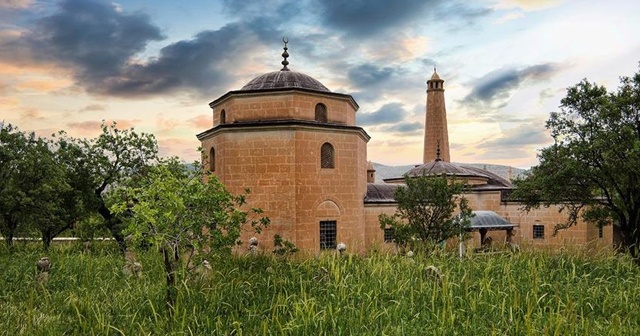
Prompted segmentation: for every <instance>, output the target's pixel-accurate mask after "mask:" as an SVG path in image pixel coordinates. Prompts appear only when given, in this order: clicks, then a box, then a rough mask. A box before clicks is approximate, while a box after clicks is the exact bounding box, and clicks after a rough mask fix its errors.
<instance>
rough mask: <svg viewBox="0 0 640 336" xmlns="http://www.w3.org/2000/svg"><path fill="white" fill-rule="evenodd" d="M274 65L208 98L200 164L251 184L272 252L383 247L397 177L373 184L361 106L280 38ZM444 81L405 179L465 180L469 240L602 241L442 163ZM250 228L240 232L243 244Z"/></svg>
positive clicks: (234, 185)
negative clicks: (278, 247) (282, 242)
mask: <svg viewBox="0 0 640 336" xmlns="http://www.w3.org/2000/svg"><path fill="white" fill-rule="evenodd" d="M282 56H283V58H284V60H283V61H282V66H283V67H282V69H280V70H279V71H273V72H269V73H265V74H263V75H260V76H258V77H256V78H254V79H252V80H251V81H249V82H248V83H247V84H246V85H244V86H243V87H242V88H241V89H240V90H233V91H229V92H227V93H225V94H224V95H222V96H221V97H219V98H217V99H215V100H214V101H212V102H211V103H210V104H209V106H210V107H211V109H212V128H210V129H208V130H206V131H204V132H202V133H200V134H198V135H197V138H198V139H199V140H200V142H201V146H202V148H203V150H204V151H205V153H206V154H207V156H206V158H205V163H206V165H207V166H208V168H209V170H210V171H211V172H212V173H213V174H215V175H216V176H217V177H218V178H219V179H220V181H221V182H222V183H223V184H224V185H225V186H226V187H227V189H228V190H229V191H230V192H232V193H235V194H239V193H242V192H243V191H244V190H245V189H246V188H249V189H251V194H250V195H249V197H248V198H247V200H248V203H249V206H251V207H259V208H262V209H263V210H264V214H265V215H266V216H268V217H269V218H270V219H271V225H270V226H269V227H268V228H266V229H264V230H263V231H262V232H261V234H260V235H258V236H257V238H258V239H259V241H260V244H261V247H262V248H264V249H265V250H270V249H271V247H272V246H273V237H274V235H276V234H277V235H280V236H281V237H283V238H284V239H286V240H288V241H290V242H292V243H294V244H295V245H296V246H297V247H298V248H299V249H300V250H302V251H305V252H309V253H318V252H320V251H321V250H325V249H335V247H336V245H337V244H338V243H341V242H342V243H345V244H346V245H347V246H348V249H349V250H350V251H353V252H366V251H367V250H370V249H372V248H379V247H383V246H385V245H387V246H391V245H390V244H391V239H390V232H389V230H384V229H381V228H380V224H379V222H378V216H379V215H380V214H381V213H386V214H393V213H394V212H395V209H396V202H395V200H394V197H393V195H394V191H395V189H396V188H397V187H398V186H400V185H402V184H403V182H404V177H403V176H397V177H394V178H388V179H385V180H384V181H383V183H376V178H375V169H374V166H373V164H372V163H371V162H369V161H367V143H368V142H369V139H370V136H369V135H368V134H367V132H366V131H365V130H364V129H363V128H362V127H359V126H357V125H356V113H357V112H358V109H359V106H358V103H357V102H356V101H355V99H354V98H353V97H352V96H351V95H349V94H344V93H336V92H332V91H331V90H329V89H328V88H327V87H326V86H324V85H323V84H322V83H320V82H319V81H318V80H316V79H314V78H313V77H311V76H308V75H306V74H303V73H300V72H295V71H291V70H290V69H289V68H288V65H289V62H288V61H287V58H288V57H289V54H288V48H287V44H286V42H285V46H284V52H283V54H282ZM444 92H445V90H444V80H443V79H441V78H440V77H439V75H438V73H437V72H436V70H435V69H434V71H433V75H432V76H431V78H430V79H429V80H428V81H427V94H426V113H425V114H426V122H425V135H424V155H423V164H421V165H417V166H415V167H414V168H413V169H411V170H409V171H408V172H407V173H406V175H408V176H421V175H423V174H427V175H429V174H436V175H441V174H445V175H447V176H450V177H451V178H455V179H464V180H466V181H467V183H468V184H469V185H470V187H469V188H468V189H467V190H466V191H465V193H464V197H466V198H467V199H468V200H469V205H470V207H471V208H472V209H473V210H474V212H475V214H476V216H475V217H473V219H472V226H471V230H472V232H474V233H473V235H472V240H471V241H470V242H469V243H470V244H475V245H476V246H478V245H480V242H481V241H484V240H485V239H486V237H491V238H492V240H493V242H494V243H495V242H505V241H510V242H513V243H517V244H520V245H521V246H524V245H530V246H537V247H544V246H548V247H559V246H563V245H586V244H597V245H609V246H611V244H612V241H613V238H612V230H611V226H608V227H604V228H598V227H596V226H594V225H588V224H586V223H583V222H579V223H578V225H576V226H573V227H571V228H569V229H566V230H562V231H560V232H558V234H557V235H553V228H554V226H555V224H556V223H561V222H564V220H565V219H566V217H565V215H564V214H561V213H559V212H558V207H549V208H544V207H541V208H540V209H537V210H533V211H531V212H524V211H522V210H521V207H522V204H521V203H519V202H517V201H511V200H509V199H508V195H509V192H510V191H511V190H513V185H512V184H511V182H510V181H508V180H506V179H505V178H502V177H500V176H498V175H496V174H494V173H492V172H489V171H487V170H484V169H480V168H477V167H472V166H468V165H462V164H454V163H452V162H451V160H450V151H449V136H448V131H447V112H446V108H445V95H444ZM253 235H254V234H253V233H249V232H247V233H245V234H244V235H243V236H242V240H243V241H244V242H246V241H248V240H249V238H250V237H251V236H253Z"/></svg>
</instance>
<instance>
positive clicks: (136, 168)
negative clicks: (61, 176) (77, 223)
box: [58, 122, 158, 251]
mask: <svg viewBox="0 0 640 336" xmlns="http://www.w3.org/2000/svg"><path fill="white" fill-rule="evenodd" d="M101 128H102V133H101V134H100V135H99V136H98V137H96V138H94V139H90V140H87V139H77V138H72V137H69V136H67V135H66V134H65V133H64V132H61V133H60V134H59V136H58V144H59V150H60V152H59V153H58V158H59V160H60V162H61V164H63V165H65V166H66V167H67V169H68V171H69V174H70V176H73V178H72V184H73V186H74V190H75V193H74V194H73V195H68V196H69V198H68V199H67V200H68V201H69V202H68V203H67V205H68V206H69V207H71V206H73V203H74V201H73V200H74V199H75V200H76V201H77V202H76V203H75V204H80V203H78V202H81V204H82V205H83V206H84V208H85V209H87V215H90V213H91V212H97V213H98V214H100V216H102V218H104V220H105V226H106V227H107V228H108V229H109V231H110V232H111V235H112V236H113V238H114V239H115V240H116V242H117V243H118V245H119V246H120V249H121V250H122V251H124V250H125V248H126V243H125V240H124V237H125V235H124V234H123V233H122V230H123V229H124V225H123V222H122V218H120V217H118V216H115V215H114V214H113V213H112V212H111V210H110V209H109V198H108V195H107V194H108V193H109V191H110V190H112V189H113V188H115V187H117V186H118V185H121V184H129V185H131V184H132V183H134V182H135V181H142V180H143V179H144V176H145V174H146V173H147V172H148V169H149V167H150V166H152V165H154V164H156V163H157V162H158V145H157V143H156V139H155V137H154V136H153V135H152V134H147V133H136V132H135V131H134V129H133V128H132V129H127V130H121V129H118V128H117V125H116V123H115V122H114V123H112V124H111V125H106V124H105V123H104V122H103V123H102V125H101ZM69 210H72V208H69ZM74 214H76V215H77V214H80V213H79V212H73V211H71V212H69V213H68V215H69V216H70V217H73V216H74ZM78 219H81V218H78Z"/></svg>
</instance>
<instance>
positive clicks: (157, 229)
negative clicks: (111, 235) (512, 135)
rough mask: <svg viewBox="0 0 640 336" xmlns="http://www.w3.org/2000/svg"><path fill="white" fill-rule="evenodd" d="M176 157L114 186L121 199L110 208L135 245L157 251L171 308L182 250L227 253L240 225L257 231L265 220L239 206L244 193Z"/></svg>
mask: <svg viewBox="0 0 640 336" xmlns="http://www.w3.org/2000/svg"><path fill="white" fill-rule="evenodd" d="M176 161H177V160H175V159H174V160H170V161H168V162H164V163H162V164H159V165H157V166H154V167H149V171H148V176H147V179H146V180H145V181H146V184H144V185H140V186H134V187H131V186H123V187H122V188H120V189H118V190H116V192H115V193H116V195H118V196H117V197H116V198H118V199H119V200H120V201H119V202H117V203H115V204H113V205H112V207H111V209H110V210H111V211H112V212H113V213H114V214H116V215H122V216H123V217H124V218H126V219H125V222H126V223H127V228H126V229H125V233H127V234H130V235H131V237H132V241H133V242H134V243H135V245H140V244H141V243H144V244H147V245H153V246H155V247H157V248H158V250H159V251H161V252H162V255H163V257H164V265H165V276H166V279H167V304H168V305H169V306H170V307H174V306H175V299H176V293H175V287H176V275H177V274H176V272H178V270H180V269H182V268H184V267H188V266H189V263H190V260H186V261H184V262H185V264H183V259H182V258H181V255H182V254H183V253H185V252H186V253H187V255H188V258H190V257H191V256H192V255H193V253H192V252H193V251H195V253H197V254H198V257H199V258H204V257H207V258H209V259H211V258H212V257H213V256H212V255H219V254H229V253H230V252H231V248H232V247H233V246H235V245H236V244H239V243H240V241H239V238H240V235H241V233H242V230H243V229H244V226H245V224H248V225H250V226H251V229H253V230H254V231H256V232H259V231H260V229H261V228H262V227H263V226H265V225H268V223H269V221H268V219H267V218H264V217H263V218H259V219H254V218H252V216H253V215H259V214H261V213H262V210H260V209H256V208H252V209H248V210H246V211H245V210H242V209H241V207H242V206H244V205H245V203H246V200H245V195H238V196H234V195H232V194H231V193H229V192H228V191H227V190H226V189H225V187H224V186H223V185H222V184H221V183H220V182H219V181H218V179H217V178H216V177H215V176H214V175H208V176H206V182H205V181H203V177H204V176H202V175H201V174H200V173H199V172H190V171H188V170H187V168H186V166H184V165H181V164H176V163H175V162H176ZM179 168H181V169H179ZM247 192H248V191H247ZM171 311H172V310H171Z"/></svg>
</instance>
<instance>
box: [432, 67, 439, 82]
mask: <svg viewBox="0 0 640 336" xmlns="http://www.w3.org/2000/svg"><path fill="white" fill-rule="evenodd" d="M437 79H440V76H438V72H437V71H436V69H433V75H431V80H437Z"/></svg>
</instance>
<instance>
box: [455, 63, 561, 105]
mask: <svg viewBox="0 0 640 336" xmlns="http://www.w3.org/2000/svg"><path fill="white" fill-rule="evenodd" d="M560 70H561V69H560V67H559V66H558V65H557V64H554V63H543V64H538V65H532V66H529V67H526V68H523V69H517V68H513V67H512V68H503V69H499V70H495V71H492V72H489V73H487V74H486V75H484V76H483V77H482V78H480V79H478V81H477V83H476V84H475V85H474V87H473V89H472V90H471V92H470V93H469V94H468V95H467V96H466V97H465V98H464V100H463V103H471V104H478V103H480V104H485V105H496V104H497V105H498V108H499V107H503V106H504V105H505V104H506V102H507V101H508V100H509V98H510V97H511V94H512V91H514V90H516V89H517V88H518V87H519V86H520V85H521V84H522V83H523V82H525V81H527V80H530V81H533V82H539V81H542V80H545V79H549V78H550V77H552V76H553V75H555V74H556V73H558V72H559V71H560Z"/></svg>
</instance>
